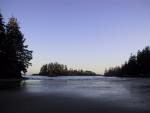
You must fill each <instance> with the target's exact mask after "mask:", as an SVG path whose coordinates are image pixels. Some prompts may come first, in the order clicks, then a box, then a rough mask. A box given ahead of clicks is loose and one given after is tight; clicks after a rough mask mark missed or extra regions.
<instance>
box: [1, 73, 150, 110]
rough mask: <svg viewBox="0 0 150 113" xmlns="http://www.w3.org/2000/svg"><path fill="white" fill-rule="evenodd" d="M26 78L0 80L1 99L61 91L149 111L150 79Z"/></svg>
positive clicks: (60, 92) (100, 77) (94, 77)
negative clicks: (20, 79)
mask: <svg viewBox="0 0 150 113" xmlns="http://www.w3.org/2000/svg"><path fill="white" fill-rule="evenodd" d="M26 77H27V78H28V79H27V80H22V81H16V80H11V81H10V80H9V81H7V80H0V99H2V98H8V97H10V96H12V95H13V96H14V95H18V96H16V97H15V98H16V99H18V98H21V97H22V96H24V97H26V94H27V95H41V97H42V95H43V94H47V95H50V94H61V95H68V96H70V95H71V96H72V97H80V98H85V99H93V100H97V101H99V102H104V103H109V104H110V103H111V104H112V105H113V104H115V105H117V106H121V107H122V108H123V107H127V108H134V109H139V110H141V111H142V112H144V111H146V112H150V109H149V106H150V78H125V77H124V78H119V77H102V76H60V77H44V76H26ZM12 92H13V93H12ZM13 96H12V97H13ZM19 96H20V97H19ZM43 97H44V95H43ZM8 101H9V100H8Z"/></svg>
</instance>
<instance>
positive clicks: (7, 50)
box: [0, 14, 32, 79]
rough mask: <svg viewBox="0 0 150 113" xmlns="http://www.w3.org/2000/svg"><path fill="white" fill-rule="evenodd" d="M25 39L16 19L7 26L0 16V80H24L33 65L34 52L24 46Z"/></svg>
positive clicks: (11, 20)
mask: <svg viewBox="0 0 150 113" xmlns="http://www.w3.org/2000/svg"><path fill="white" fill-rule="evenodd" d="M24 42H25V38H24V35H23V34H22V32H21V30H20V26H19V24H18V22H17V19H16V18H15V17H11V18H10V19H9V21H8V23H7V24H5V22H4V21H3V16H2V14H0V78H8V79H9V78H22V77H21V74H22V73H26V72H27V68H28V67H29V66H30V65H31V63H30V60H31V59H32V51H31V50H28V45H25V44H24Z"/></svg>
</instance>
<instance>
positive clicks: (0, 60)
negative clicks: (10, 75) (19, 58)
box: [0, 14, 7, 76]
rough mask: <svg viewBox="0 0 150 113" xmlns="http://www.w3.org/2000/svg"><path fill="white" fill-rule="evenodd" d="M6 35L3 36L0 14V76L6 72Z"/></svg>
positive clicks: (0, 16)
mask: <svg viewBox="0 0 150 113" xmlns="http://www.w3.org/2000/svg"><path fill="white" fill-rule="evenodd" d="M5 42H6V34H5V25H4V22H3V16H2V14H0V75H1V76H4V74H5V73H6V72H7V71H6V69H7V64H6V61H7V59H6V47H5V46H6V45H5Z"/></svg>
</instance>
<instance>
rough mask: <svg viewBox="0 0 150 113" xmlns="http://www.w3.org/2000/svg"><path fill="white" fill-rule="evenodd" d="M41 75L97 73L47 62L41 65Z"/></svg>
mask: <svg viewBox="0 0 150 113" xmlns="http://www.w3.org/2000/svg"><path fill="white" fill-rule="evenodd" d="M39 75H46V76H57V75H59V76H61V75H65V76H66V75H96V73H94V72H92V71H83V70H82V69H81V70H75V69H68V67H67V65H64V64H59V63H57V62H55V63H49V64H45V65H43V66H42V67H41V70H40V72H39Z"/></svg>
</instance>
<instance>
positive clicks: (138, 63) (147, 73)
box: [104, 46, 150, 77]
mask: <svg viewBox="0 0 150 113" xmlns="http://www.w3.org/2000/svg"><path fill="white" fill-rule="evenodd" d="M104 75H105V76H131V77H150V47H149V46H146V47H145V48H144V49H143V50H139V51H138V52H137V54H136V55H133V54H131V56H130V57H129V59H128V61H126V62H125V63H124V64H123V65H121V66H116V67H111V68H109V69H106V70H105V73H104Z"/></svg>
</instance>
